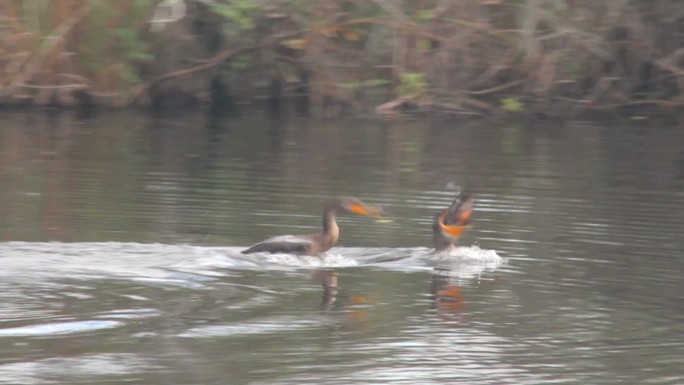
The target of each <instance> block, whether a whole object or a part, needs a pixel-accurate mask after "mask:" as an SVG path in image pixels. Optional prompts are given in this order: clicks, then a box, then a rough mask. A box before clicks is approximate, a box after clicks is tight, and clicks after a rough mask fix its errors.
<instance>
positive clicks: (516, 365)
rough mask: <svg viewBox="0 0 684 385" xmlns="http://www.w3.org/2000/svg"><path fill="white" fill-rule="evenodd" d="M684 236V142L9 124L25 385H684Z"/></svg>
mask: <svg viewBox="0 0 684 385" xmlns="http://www.w3.org/2000/svg"><path fill="white" fill-rule="evenodd" d="M448 182H451V183H453V184H455V185H462V186H471V188H472V189H473V190H474V191H475V192H476V194H477V198H478V205H477V208H476V211H475V215H474V226H473V228H472V229H470V230H469V231H468V232H467V234H466V235H465V236H464V237H463V242H462V245H463V247H462V248H461V249H459V250H458V252H457V255H452V256H449V257H445V256H435V255H433V254H432V253H431V249H430V245H431V233H430V231H431V230H430V222H431V218H432V215H434V213H435V212H436V211H438V210H439V209H441V208H443V207H446V206H447V205H448V204H449V203H450V201H451V200H452V199H453V197H454V196H455V191H454V190H453V189H451V188H447V187H446V185H447V183H448ZM339 194H345V195H354V196H357V197H359V198H361V199H363V200H364V201H366V202H367V203H370V204H374V205H380V206H382V207H384V209H385V210H386V212H387V213H388V217H387V218H386V220H385V221H380V222H378V221H375V220H373V219H369V218H365V217H349V216H345V217H342V218H340V220H339V222H340V227H341V231H342V237H341V241H340V244H339V245H338V246H339V247H336V248H334V249H333V250H331V251H330V252H328V253H327V254H326V255H324V256H323V257H322V258H315V257H303V258H295V257H291V256H286V255H275V256H268V255H249V256H245V255H242V254H240V253H239V251H240V250H241V249H242V248H244V247H245V246H248V245H250V244H252V243H254V242H256V241H259V240H261V239H263V238H265V237H267V236H270V235H277V234H288V233H300V232H308V231H312V230H316V229H318V227H319V226H320V225H319V223H320V211H321V208H322V206H323V205H324V204H325V203H326V202H327V201H328V199H329V198H330V197H333V196H336V195H339ZM682 234H684V131H683V130H681V129H680V128H676V127H668V126H655V125H652V124H648V123H647V122H638V121H637V122H632V123H631V124H623V125H622V126H621V127H611V126H608V125H605V126H596V125H589V124H579V123H575V124H565V125H564V124H553V125H539V124H538V125H527V126H525V125H521V124H515V123H511V124H501V123H499V124H483V123H478V124H475V123H455V122H428V121H425V120H411V121H392V122H378V121H372V120H363V119H329V120H315V121H314V120H301V119H294V118H292V119H283V120H280V121H272V120H269V119H267V118H264V117H261V116H260V115H258V114H255V115H251V116H249V117H243V118H233V119H222V120H211V119H209V118H207V117H205V116H203V115H201V114H198V115H193V116H188V117H183V118H175V119H166V120H151V119H149V118H146V117H144V116H138V115H133V114H120V115H107V116H100V117H98V118H96V119H92V120H88V121H78V120H75V119H74V118H72V117H71V116H68V115H61V116H57V117H48V116H45V115H43V114H40V113H38V114H31V115H25V114H10V115H7V114H5V115H0V266H1V268H0V384H123V383H127V384H387V383H393V384H452V383H453V384H551V383H563V384H673V385H674V384H683V383H684V369H683V368H684V294H683V293H684V263H682V258H683V257H684V242H683V241H682ZM322 283H324V284H322Z"/></svg>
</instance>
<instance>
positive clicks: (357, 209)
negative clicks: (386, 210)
mask: <svg viewBox="0 0 684 385" xmlns="http://www.w3.org/2000/svg"><path fill="white" fill-rule="evenodd" d="M349 211H351V212H352V213H354V214H357V215H365V216H368V217H381V216H382V209H381V208H379V207H370V206H364V205H361V204H355V205H352V206H351V207H349Z"/></svg>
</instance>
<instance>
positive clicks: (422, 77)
mask: <svg viewBox="0 0 684 385" xmlns="http://www.w3.org/2000/svg"><path fill="white" fill-rule="evenodd" d="M682 87H684V1H681V0H630V1H615V0H403V1H402V0H316V1H314V0H185V1H183V0H164V1H160V0H117V1H109V0H50V1H47V0H0V105H3V106H21V105H53V106H64V107H67V106H97V105H99V106H110V107H128V106H152V107H156V108H159V109H163V108H168V107H173V108H177V107H179V106H191V105H197V104H201V103H211V104H212V106H213V107H214V108H216V109H217V110H228V109H231V108H232V107H233V106H235V105H236V104H240V103H246V102H250V101H254V100H257V99H265V100H268V101H269V103H270V105H271V106H272V107H273V108H279V106H280V105H281V103H284V101H288V102H289V103H290V104H291V105H292V106H295V107H296V108H298V109H300V110H302V111H306V110H309V108H317V109H322V110H324V111H327V112H328V113H341V112H365V111H375V112H377V113H395V112H397V111H405V110H412V111H441V112H452V113H458V114H475V115H484V114H497V113H502V112H506V111H509V112H521V113H534V114H545V115H556V116H576V115H577V114H581V113H584V112H587V111H595V110H615V109H619V108H630V109H632V110H633V109H635V108H636V109H640V110H642V111H657V112H661V113H662V112H674V111H676V110H677V109H678V107H679V106H680V105H681V104H682V102H683V101H684V99H683V98H682V95H683V90H682Z"/></svg>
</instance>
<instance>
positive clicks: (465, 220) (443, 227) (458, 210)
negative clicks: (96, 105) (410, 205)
mask: <svg viewBox="0 0 684 385" xmlns="http://www.w3.org/2000/svg"><path fill="white" fill-rule="evenodd" d="M474 207H475V198H474V197H473V195H472V194H471V193H469V192H466V191H464V192H461V193H460V194H458V196H457V197H456V199H454V201H453V202H452V203H451V206H449V207H448V208H446V209H444V210H442V211H441V212H440V213H439V214H437V215H435V220H434V222H433V223H432V241H433V243H434V245H435V250H436V251H443V250H447V249H450V248H452V247H455V246H456V240H457V239H458V238H459V237H460V236H461V234H463V231H464V230H465V228H466V226H468V224H469V223H470V217H471V215H472V213H473V208H474Z"/></svg>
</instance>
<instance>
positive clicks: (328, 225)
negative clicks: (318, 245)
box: [323, 207, 340, 245]
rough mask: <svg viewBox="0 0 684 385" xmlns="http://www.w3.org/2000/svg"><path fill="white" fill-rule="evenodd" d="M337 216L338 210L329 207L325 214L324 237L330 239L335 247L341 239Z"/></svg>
mask: <svg viewBox="0 0 684 385" xmlns="http://www.w3.org/2000/svg"><path fill="white" fill-rule="evenodd" d="M336 215H337V208H335V207H329V208H327V209H325V211H324V212H323V235H324V236H325V237H326V238H329V239H330V240H331V242H332V244H333V245H334V244H335V243H337V240H338V239H339V238H340V228H339V227H337V221H336V220H335V216H336Z"/></svg>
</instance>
